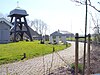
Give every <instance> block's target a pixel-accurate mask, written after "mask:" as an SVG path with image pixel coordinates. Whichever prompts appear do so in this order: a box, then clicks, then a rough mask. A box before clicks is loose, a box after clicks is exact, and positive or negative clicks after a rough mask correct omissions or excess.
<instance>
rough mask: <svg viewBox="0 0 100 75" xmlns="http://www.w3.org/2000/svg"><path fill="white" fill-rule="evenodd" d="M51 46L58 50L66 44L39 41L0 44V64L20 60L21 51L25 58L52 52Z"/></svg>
mask: <svg viewBox="0 0 100 75" xmlns="http://www.w3.org/2000/svg"><path fill="white" fill-rule="evenodd" d="M68 46H70V45H68ZM53 47H55V50H56V51H58V50H63V49H65V48H66V45H61V44H60V45H51V44H40V43H39V41H34V42H25V41H23V42H16V43H9V44H0V65H1V64H6V63H11V62H14V61H20V60H21V58H22V57H23V53H26V59H29V58H33V57H37V56H42V55H45V54H49V53H52V50H53Z"/></svg>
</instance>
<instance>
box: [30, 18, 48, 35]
mask: <svg viewBox="0 0 100 75" xmlns="http://www.w3.org/2000/svg"><path fill="white" fill-rule="evenodd" d="M31 26H33V27H34V29H35V31H37V32H38V33H39V34H41V35H45V34H46V31H47V24H46V23H44V22H43V21H42V20H40V19H35V20H34V21H31Z"/></svg>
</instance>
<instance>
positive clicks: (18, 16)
mask: <svg viewBox="0 0 100 75" xmlns="http://www.w3.org/2000/svg"><path fill="white" fill-rule="evenodd" d="M26 16H28V14H27V12H26V10H23V9H20V8H19V7H18V8H16V9H14V10H12V11H11V12H10V14H9V15H8V17H11V23H12V24H13V25H14V27H13V30H12V31H11V34H13V36H14V38H13V41H14V42H16V41H17V38H18V37H19V40H21V41H22V40H23V35H24V34H27V36H28V37H29V39H30V41H32V36H31V34H30V30H29V26H28V24H27V21H26Z"/></svg>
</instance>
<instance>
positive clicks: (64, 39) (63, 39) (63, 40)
mask: <svg viewBox="0 0 100 75" xmlns="http://www.w3.org/2000/svg"><path fill="white" fill-rule="evenodd" d="M61 40H62V42H63V43H64V44H66V36H61Z"/></svg>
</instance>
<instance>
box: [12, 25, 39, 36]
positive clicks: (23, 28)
mask: <svg viewBox="0 0 100 75" xmlns="http://www.w3.org/2000/svg"><path fill="white" fill-rule="evenodd" d="M28 28H29V31H30V33H31V36H32V37H33V36H34V37H37V36H39V34H38V33H37V32H36V31H34V30H33V29H32V28H31V27H30V26H28ZM17 30H19V27H17ZM22 30H23V31H26V30H27V29H26V27H25V26H23V27H22ZM11 32H14V27H12V29H11Z"/></svg>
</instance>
